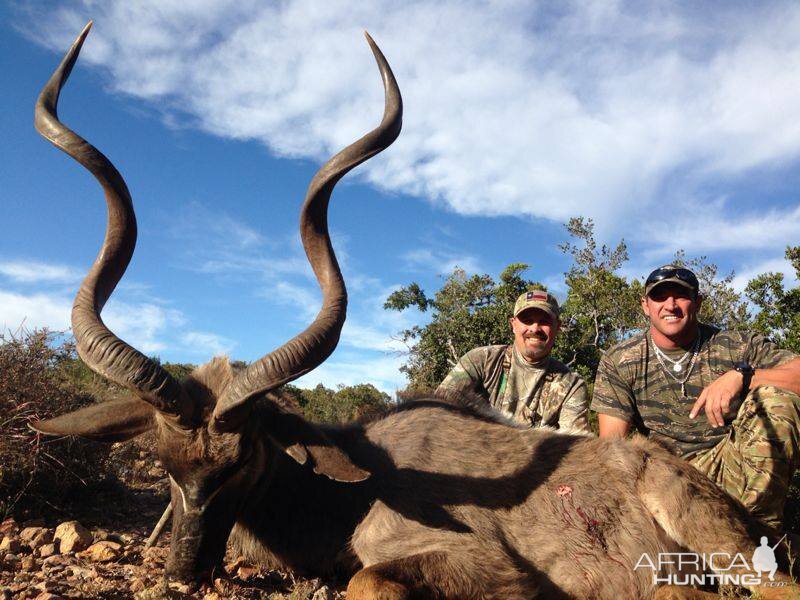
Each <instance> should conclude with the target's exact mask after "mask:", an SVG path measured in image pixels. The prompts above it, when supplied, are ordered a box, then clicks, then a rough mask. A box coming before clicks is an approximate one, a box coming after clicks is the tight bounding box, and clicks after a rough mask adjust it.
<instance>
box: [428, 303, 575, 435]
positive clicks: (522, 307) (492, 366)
mask: <svg viewBox="0 0 800 600" xmlns="http://www.w3.org/2000/svg"><path fill="white" fill-rule="evenodd" d="M509 322H510V324H511V330H512V331H513V333H514V343H513V344H511V345H509V346H506V345H501V346H484V347H481V348H475V349H474V350H470V351H469V352H467V353H466V354H465V355H464V356H462V357H461V358H460V359H459V361H458V364H456V366H455V367H454V368H453V370H452V371H450V373H449V374H448V375H447V377H446V378H445V379H444V381H442V383H441V385H440V386H439V388H438V389H439V391H442V392H445V393H446V392H452V391H462V390H463V391H470V392H473V393H476V394H478V395H480V396H482V397H483V398H485V399H486V401H487V402H488V403H489V404H491V405H492V406H494V407H495V408H497V409H499V410H500V411H501V412H503V413H505V414H507V415H509V416H510V417H512V418H513V419H514V420H515V421H518V422H520V423H526V424H529V425H531V426H532V427H541V426H545V425H546V426H550V427H555V428H558V429H568V430H571V431H583V432H590V431H591V430H590V429H589V421H588V418H587V413H588V408H589V395H588V392H587V389H586V383H585V382H584V381H583V379H581V378H580V377H579V376H578V375H577V374H575V373H574V372H573V371H571V370H570V369H569V367H567V366H565V365H563V364H561V363H560V362H558V361H557V360H556V359H554V358H552V357H551V356H550V351H551V350H552V349H553V344H554V343H555V340H556V335H557V334H558V330H559V327H560V320H559V308H558V302H557V301H556V299H555V298H554V297H553V296H552V295H551V294H548V293H547V292H545V291H544V290H532V291H530V292H525V293H523V294H522V295H521V296H520V297H519V298H518V299H517V301H516V303H515V304H514V315H513V316H512V317H511V319H509Z"/></svg>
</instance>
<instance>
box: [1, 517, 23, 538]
mask: <svg viewBox="0 0 800 600" xmlns="http://www.w3.org/2000/svg"><path fill="white" fill-rule="evenodd" d="M18 531H19V525H17V522H16V521H15V520H14V518H13V517H10V518H8V519H6V520H5V521H3V522H2V523H0V533H2V534H3V535H9V534H15V533H17V532H18Z"/></svg>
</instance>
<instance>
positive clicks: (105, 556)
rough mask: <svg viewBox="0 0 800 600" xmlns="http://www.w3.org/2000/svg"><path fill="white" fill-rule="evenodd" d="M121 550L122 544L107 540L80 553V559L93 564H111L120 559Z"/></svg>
mask: <svg viewBox="0 0 800 600" xmlns="http://www.w3.org/2000/svg"><path fill="white" fill-rule="evenodd" d="M121 550H122V544H118V543H117V542H112V541H109V540H105V541H102V542H97V543H96V544H92V545H91V546H89V547H88V548H87V549H86V550H84V551H83V552H79V553H78V557H79V558H83V559H86V560H90V561H92V562H109V561H112V560H116V559H117V558H119V555H120V551H121Z"/></svg>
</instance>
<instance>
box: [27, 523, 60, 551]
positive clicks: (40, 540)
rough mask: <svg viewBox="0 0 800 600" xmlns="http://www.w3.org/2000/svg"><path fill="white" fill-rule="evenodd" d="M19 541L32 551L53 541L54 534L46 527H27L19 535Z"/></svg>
mask: <svg viewBox="0 0 800 600" xmlns="http://www.w3.org/2000/svg"><path fill="white" fill-rule="evenodd" d="M19 539H20V540H21V541H22V542H23V543H25V544H27V545H28V546H29V547H30V548H31V550H36V549H37V548H40V547H42V546H44V545H45V544H49V543H51V542H52V541H53V533H52V532H51V531H50V530H49V529H46V528H44V527H26V528H25V529H23V530H22V531H21V532H20V534H19Z"/></svg>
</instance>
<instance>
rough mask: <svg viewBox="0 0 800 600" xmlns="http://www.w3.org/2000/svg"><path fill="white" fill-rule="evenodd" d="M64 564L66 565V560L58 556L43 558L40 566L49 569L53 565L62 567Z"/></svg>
mask: <svg viewBox="0 0 800 600" xmlns="http://www.w3.org/2000/svg"><path fill="white" fill-rule="evenodd" d="M66 563H67V558H66V557H64V556H60V555H58V554H53V555H52V556H47V557H45V558H44V560H42V564H43V565H45V566H49V567H52V566H54V565H63V564H66Z"/></svg>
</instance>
